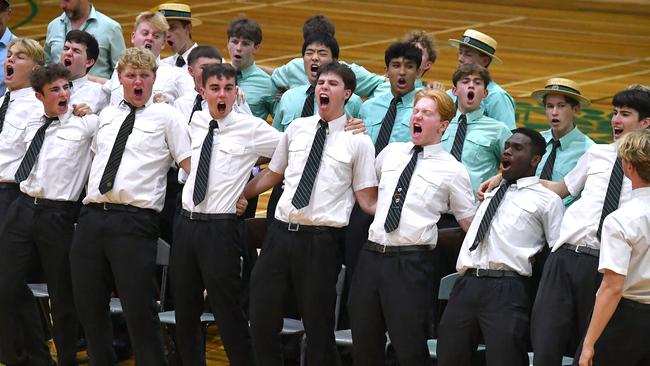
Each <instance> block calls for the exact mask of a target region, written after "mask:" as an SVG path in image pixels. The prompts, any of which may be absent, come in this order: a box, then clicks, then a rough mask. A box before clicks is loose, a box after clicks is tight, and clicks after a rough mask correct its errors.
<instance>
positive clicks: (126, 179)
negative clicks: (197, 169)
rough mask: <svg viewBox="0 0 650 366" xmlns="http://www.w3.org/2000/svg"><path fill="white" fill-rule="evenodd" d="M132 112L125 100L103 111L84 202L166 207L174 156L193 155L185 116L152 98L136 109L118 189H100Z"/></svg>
mask: <svg viewBox="0 0 650 366" xmlns="http://www.w3.org/2000/svg"><path fill="white" fill-rule="evenodd" d="M129 111H130V110H129V107H128V106H127V105H126V104H125V103H121V104H119V105H117V106H108V107H106V108H104V110H103V111H102V113H101V114H100V115H99V128H98V129H97V134H96V135H95V138H94V139H93V143H92V150H93V152H94V153H95V158H94V159H93V163H92V165H91V167H90V177H89V179H88V194H87V196H86V198H85V199H84V200H83V203H84V204H88V203H104V202H108V203H117V204H125V205H132V206H136V207H140V208H149V209H153V210H156V211H160V210H162V207H163V204H164V200H165V189H166V186H167V171H168V170H169V167H170V166H171V164H172V160H173V161H176V162H177V163H180V162H181V161H183V160H185V159H186V158H188V157H190V155H191V153H192V151H191V147H190V136H189V131H188V129H187V124H186V122H185V121H184V120H183V116H181V114H180V112H178V111H177V110H176V109H174V107H172V106H170V105H168V104H165V103H151V102H149V103H147V105H146V106H145V107H144V108H139V109H138V110H137V111H136V113H135V124H134V126H133V132H131V134H130V135H129V138H128V140H127V142H126V146H125V149H124V154H123V155H122V161H121V163H120V167H119V169H118V170H117V175H116V177H115V182H114V184H113V189H111V190H110V191H108V192H107V193H106V194H101V193H100V192H99V182H100V180H101V178H102V175H103V174H104V168H105V167H106V163H107V162H108V158H109V156H110V154H111V150H112V149H113V145H114V144H115V138H116V137H117V133H118V132H119V130H120V127H121V126H122V122H124V119H126V116H127V115H128V114H129Z"/></svg>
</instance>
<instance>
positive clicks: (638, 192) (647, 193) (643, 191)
mask: <svg viewBox="0 0 650 366" xmlns="http://www.w3.org/2000/svg"><path fill="white" fill-rule="evenodd" d="M632 197H634V198H637V197H650V187H642V188H637V189H633V190H632Z"/></svg>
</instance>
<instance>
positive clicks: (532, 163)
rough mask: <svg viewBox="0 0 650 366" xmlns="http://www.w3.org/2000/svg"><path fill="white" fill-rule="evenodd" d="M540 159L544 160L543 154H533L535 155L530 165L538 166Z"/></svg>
mask: <svg viewBox="0 0 650 366" xmlns="http://www.w3.org/2000/svg"><path fill="white" fill-rule="evenodd" d="M540 161H542V156H541V155H533V157H532V158H531V159H530V166H531V167H534V168H537V166H538V165H539V162H540Z"/></svg>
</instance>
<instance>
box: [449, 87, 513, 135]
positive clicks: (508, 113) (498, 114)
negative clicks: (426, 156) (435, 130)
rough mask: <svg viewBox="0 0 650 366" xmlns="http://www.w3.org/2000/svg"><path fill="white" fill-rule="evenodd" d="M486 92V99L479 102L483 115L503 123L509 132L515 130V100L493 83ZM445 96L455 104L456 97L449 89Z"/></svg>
mask: <svg viewBox="0 0 650 366" xmlns="http://www.w3.org/2000/svg"><path fill="white" fill-rule="evenodd" d="M487 90H488V95H487V97H485V98H484V99H483V100H482V101H481V109H482V110H483V112H484V114H485V115H486V116H487V117H491V118H494V119H496V120H497V121H500V122H503V123H505V125H506V126H507V127H508V128H509V129H511V130H514V129H515V128H517V125H516V124H515V107H516V104H515V100H514V99H512V97H511V96H510V94H508V92H507V91H505V90H504V89H503V88H502V87H500V86H499V84H497V83H495V82H494V81H491V82H490V83H489V84H488V87H487ZM447 94H449V96H450V97H451V99H452V100H453V101H454V102H456V96H455V95H454V94H452V92H451V89H450V90H447ZM457 116H458V115H457Z"/></svg>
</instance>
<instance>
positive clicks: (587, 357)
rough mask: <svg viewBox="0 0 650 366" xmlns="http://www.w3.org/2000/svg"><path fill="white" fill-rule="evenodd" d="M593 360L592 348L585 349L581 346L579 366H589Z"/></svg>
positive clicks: (585, 347)
mask: <svg viewBox="0 0 650 366" xmlns="http://www.w3.org/2000/svg"><path fill="white" fill-rule="evenodd" d="M593 360H594V347H587V346H585V345H584V344H583V345H582V353H580V362H579V363H578V365H580V366H591V365H592V362H593Z"/></svg>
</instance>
